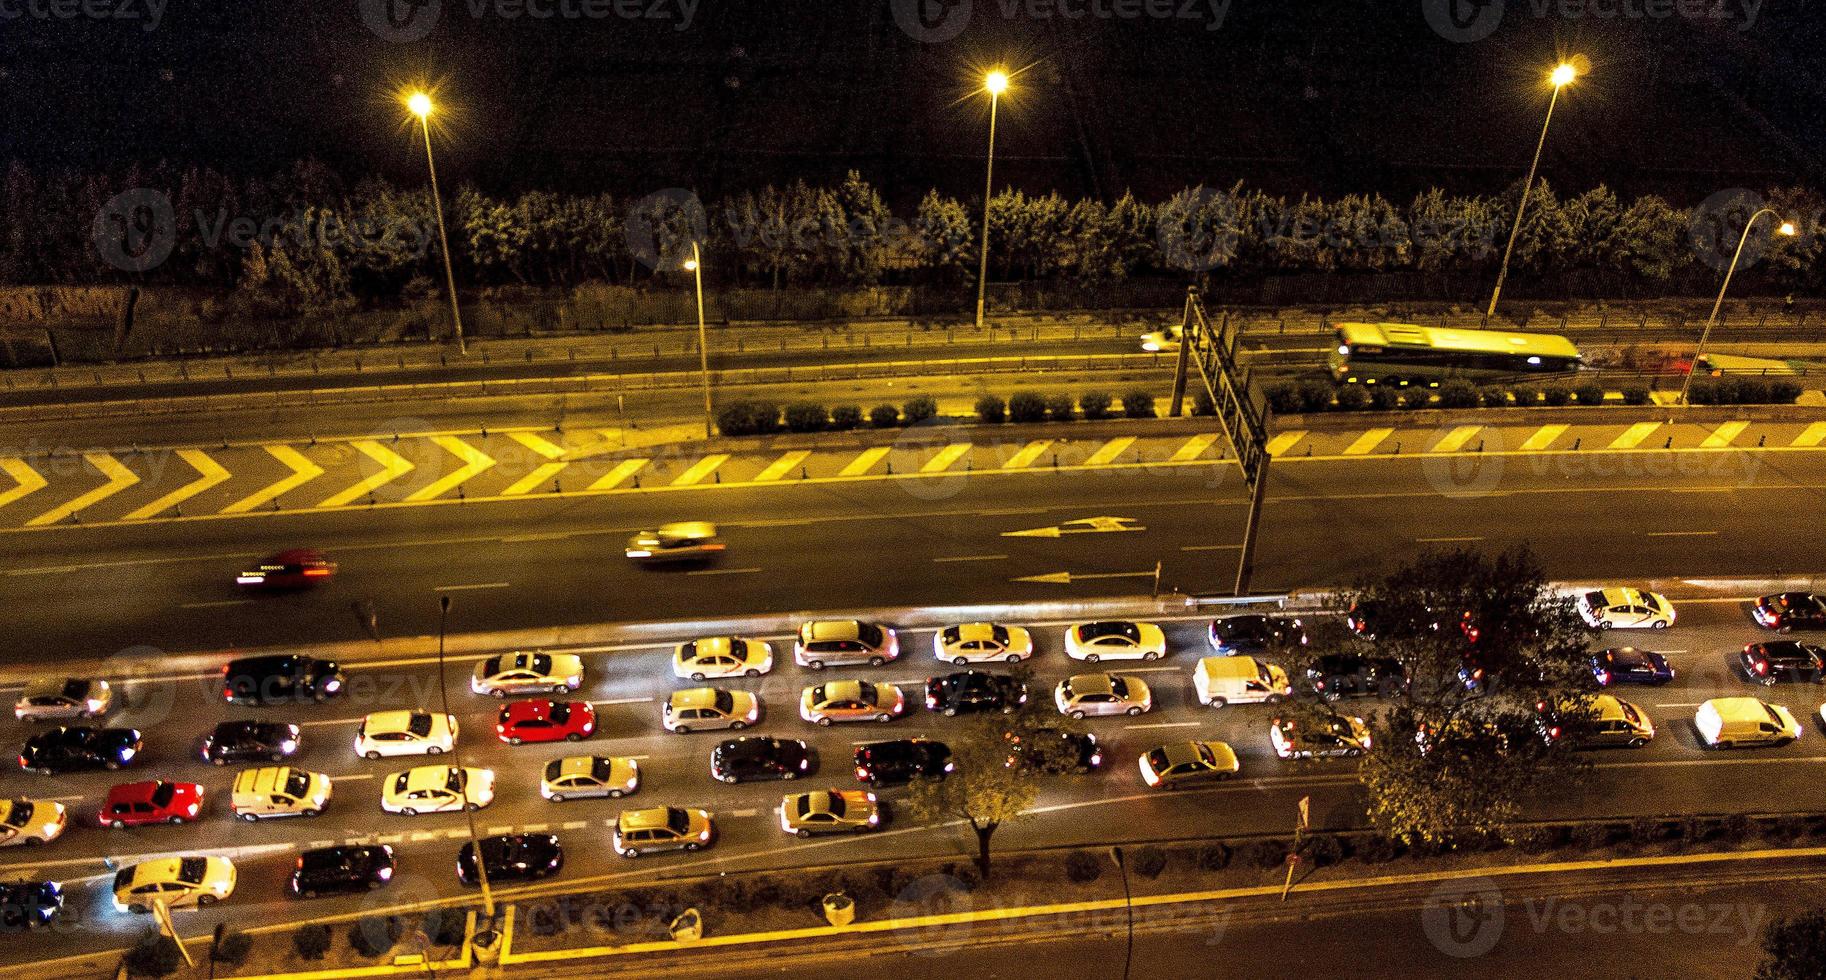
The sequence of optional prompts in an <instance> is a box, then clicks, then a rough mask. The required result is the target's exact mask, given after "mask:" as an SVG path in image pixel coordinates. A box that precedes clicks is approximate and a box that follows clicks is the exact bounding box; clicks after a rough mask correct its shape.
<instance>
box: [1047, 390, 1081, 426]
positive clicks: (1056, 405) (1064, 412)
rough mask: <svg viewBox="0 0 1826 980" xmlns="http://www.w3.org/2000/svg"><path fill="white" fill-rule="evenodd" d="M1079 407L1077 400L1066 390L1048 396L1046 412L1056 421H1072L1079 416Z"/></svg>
mask: <svg viewBox="0 0 1826 980" xmlns="http://www.w3.org/2000/svg"><path fill="white" fill-rule="evenodd" d="M1077 408H1078V403H1077V401H1076V400H1075V399H1073V398H1072V396H1070V395H1068V394H1065V393H1064V392H1057V393H1054V394H1051V395H1047V396H1046V414H1047V416H1048V417H1049V418H1051V419H1052V420H1053V421H1054V422H1070V421H1071V420H1072V419H1074V418H1076V417H1077V414H1078V412H1077Z"/></svg>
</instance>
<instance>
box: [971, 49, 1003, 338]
mask: <svg viewBox="0 0 1826 980" xmlns="http://www.w3.org/2000/svg"><path fill="white" fill-rule="evenodd" d="M983 90H984V91H985V92H988V93H989V155H988V162H987V163H986V164H984V166H983V240H982V242H981V247H980V248H979V249H978V251H979V252H980V253H981V254H980V256H979V258H978V264H977V270H976V328H977V329H978V330H981V329H983V300H984V297H985V296H986V294H987V291H988V288H989V196H990V194H992V193H994V191H995V110H996V107H997V106H998V105H999V104H1000V103H1001V101H1002V93H1003V92H1005V91H1007V90H1008V73H1007V72H1005V71H1003V70H1001V69H1000V68H998V69H996V70H995V71H992V72H990V73H989V74H987V75H984V76H983Z"/></svg>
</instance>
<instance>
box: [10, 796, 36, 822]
mask: <svg viewBox="0 0 1826 980" xmlns="http://www.w3.org/2000/svg"><path fill="white" fill-rule="evenodd" d="M31 819H32V801H31V800H14V801H13V807H12V809H11V810H8V811H7V814H6V825H7V826H8V827H23V826H25V825H26V823H27V822H28V821H30V820H31Z"/></svg>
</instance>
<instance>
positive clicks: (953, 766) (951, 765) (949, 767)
mask: <svg viewBox="0 0 1826 980" xmlns="http://www.w3.org/2000/svg"><path fill="white" fill-rule="evenodd" d="M956 768H957V765H956V764H955V763H951V762H947V763H945V771H946V772H951V771H952V770H954V769H956Z"/></svg>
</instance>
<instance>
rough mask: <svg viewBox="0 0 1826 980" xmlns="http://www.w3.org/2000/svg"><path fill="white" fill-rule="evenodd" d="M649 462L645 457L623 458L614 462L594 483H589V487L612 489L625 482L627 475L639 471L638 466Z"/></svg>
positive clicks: (629, 475)
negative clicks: (613, 466) (612, 466)
mask: <svg viewBox="0 0 1826 980" xmlns="http://www.w3.org/2000/svg"><path fill="white" fill-rule="evenodd" d="M649 462H651V461H650V460H646V459H624V460H622V461H621V462H619V463H617V464H615V468H614V469H612V470H610V471H608V472H607V473H604V474H603V475H602V477H601V478H600V479H598V480H597V481H596V482H595V483H592V484H590V489H591V490H613V489H615V488H616V487H619V486H621V485H622V484H623V483H625V482H627V479H628V478H629V477H631V476H633V475H634V474H636V473H638V472H640V468H641V467H643V466H645V465H647V463H649Z"/></svg>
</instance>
